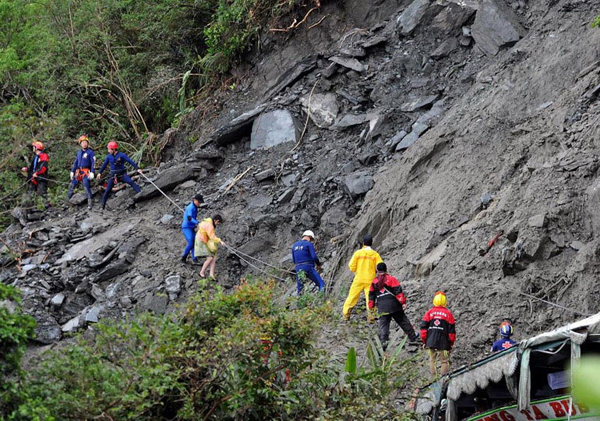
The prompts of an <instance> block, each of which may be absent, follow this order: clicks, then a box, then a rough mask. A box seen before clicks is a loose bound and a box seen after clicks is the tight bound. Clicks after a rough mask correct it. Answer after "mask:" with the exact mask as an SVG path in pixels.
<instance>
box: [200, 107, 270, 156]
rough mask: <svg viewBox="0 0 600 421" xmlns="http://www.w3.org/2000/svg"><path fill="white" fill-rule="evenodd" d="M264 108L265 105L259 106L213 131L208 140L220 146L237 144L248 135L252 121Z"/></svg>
mask: <svg viewBox="0 0 600 421" xmlns="http://www.w3.org/2000/svg"><path fill="white" fill-rule="evenodd" d="M266 108H267V104H260V105H259V106H257V107H256V108H254V109H252V110H250V111H247V112H245V113H243V114H242V115H240V116H238V117H236V118H234V119H233V120H231V121H230V122H229V123H227V124H225V125H224V126H222V127H219V128H218V129H217V130H215V131H214V132H213V133H212V134H211V135H210V139H211V140H212V141H214V142H216V143H217V144H218V145H221V146H224V145H228V144H230V143H234V142H237V141H238V140H240V138H242V137H243V136H245V135H246V133H248V131H249V129H250V127H251V125H252V124H253V123H254V119H256V117H257V116H258V115H259V114H260V113H262V112H263V111H264V110H265V109H266Z"/></svg>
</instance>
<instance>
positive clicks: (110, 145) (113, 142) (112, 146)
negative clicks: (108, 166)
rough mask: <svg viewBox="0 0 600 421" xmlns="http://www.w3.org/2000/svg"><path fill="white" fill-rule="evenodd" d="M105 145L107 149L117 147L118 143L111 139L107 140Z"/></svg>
mask: <svg viewBox="0 0 600 421" xmlns="http://www.w3.org/2000/svg"><path fill="white" fill-rule="evenodd" d="M106 147H107V148H108V149H119V144H118V143H117V142H115V141H114V140H113V141H112V142H108V145H106Z"/></svg>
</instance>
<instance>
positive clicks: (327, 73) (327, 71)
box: [321, 63, 338, 78]
mask: <svg viewBox="0 0 600 421" xmlns="http://www.w3.org/2000/svg"><path fill="white" fill-rule="evenodd" d="M337 66H338V65H337V64H336V63H329V66H327V67H326V68H324V69H323V70H322V71H321V74H322V75H323V77H325V78H330V77H331V76H333V75H334V74H335V71H336V70H337Z"/></svg>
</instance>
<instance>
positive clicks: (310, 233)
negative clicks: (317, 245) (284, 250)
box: [302, 230, 315, 238]
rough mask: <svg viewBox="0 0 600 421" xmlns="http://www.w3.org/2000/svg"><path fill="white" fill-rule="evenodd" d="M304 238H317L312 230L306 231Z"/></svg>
mask: <svg viewBox="0 0 600 421" xmlns="http://www.w3.org/2000/svg"><path fill="white" fill-rule="evenodd" d="M302 237H310V238H315V233H314V232H312V231H311V230H306V231H304V234H302Z"/></svg>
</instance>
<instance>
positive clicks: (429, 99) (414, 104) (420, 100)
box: [400, 95, 438, 113]
mask: <svg viewBox="0 0 600 421" xmlns="http://www.w3.org/2000/svg"><path fill="white" fill-rule="evenodd" d="M437 99H438V96H437V95H427V96H423V97H417V98H414V99H412V100H411V101H408V102H405V103H404V104H402V105H401V106H400V111H404V112H406V113H411V112H413V111H417V110H418V109H420V108H423V107H427V106H429V105H431V104H433V103H434V102H435V101H436V100H437Z"/></svg>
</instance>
